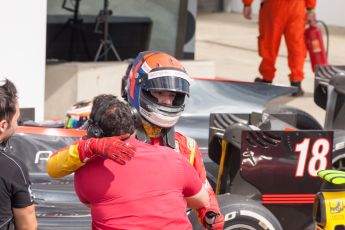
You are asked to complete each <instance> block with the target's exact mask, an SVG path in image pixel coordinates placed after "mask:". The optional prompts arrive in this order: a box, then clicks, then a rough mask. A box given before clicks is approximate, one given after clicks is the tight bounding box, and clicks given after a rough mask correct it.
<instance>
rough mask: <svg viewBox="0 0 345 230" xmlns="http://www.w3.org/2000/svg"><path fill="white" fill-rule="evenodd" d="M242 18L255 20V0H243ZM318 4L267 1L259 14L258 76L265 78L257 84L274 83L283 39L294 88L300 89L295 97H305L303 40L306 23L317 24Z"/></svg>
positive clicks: (313, 0)
mask: <svg viewBox="0 0 345 230" xmlns="http://www.w3.org/2000/svg"><path fill="white" fill-rule="evenodd" d="M242 1H243V4H244V8H243V16H244V17H245V18H246V19H251V18H252V8H251V4H252V2H253V0H242ZM315 5H316V0H264V1H262V3H261V7H260V12H259V36H258V44H259V48H258V50H259V55H260V56H261V58H262V60H261V64H260V67H259V72H260V74H261V76H262V78H256V79H255V82H263V83H272V81H273V79H274V75H275V71H276V69H275V63H276V59H277V55H278V51H279V46H280V41H281V38H282V36H283V35H284V37H285V42H286V46H287V51H288V64H289V68H290V70H291V73H290V75H289V77H290V82H291V86H295V87H297V88H298V91H297V92H296V93H293V94H292V96H302V95H303V94H304V91H303V90H302V86H301V82H302V80H303V78H304V72H303V66H304V62H305V58H306V55H307V52H306V45H305V40H304V30H305V22H306V20H308V21H309V22H311V23H315V13H314V8H315Z"/></svg>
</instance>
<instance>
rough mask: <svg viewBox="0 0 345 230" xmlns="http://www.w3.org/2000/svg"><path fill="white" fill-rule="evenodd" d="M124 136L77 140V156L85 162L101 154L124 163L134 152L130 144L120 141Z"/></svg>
mask: <svg viewBox="0 0 345 230" xmlns="http://www.w3.org/2000/svg"><path fill="white" fill-rule="evenodd" d="M125 137H128V135H122V136H118V137H104V138H89V139H86V140H81V141H79V142H78V152H79V158H80V160H81V161H82V162H87V161H88V160H89V159H90V158H92V157H94V156H103V157H106V158H109V159H111V160H113V161H115V162H117V163H119V164H121V165H124V164H126V162H127V161H129V160H131V159H132V157H133V156H134V153H135V148H134V147H133V146H132V145H130V144H129V143H126V142H124V141H122V139H123V138H125Z"/></svg>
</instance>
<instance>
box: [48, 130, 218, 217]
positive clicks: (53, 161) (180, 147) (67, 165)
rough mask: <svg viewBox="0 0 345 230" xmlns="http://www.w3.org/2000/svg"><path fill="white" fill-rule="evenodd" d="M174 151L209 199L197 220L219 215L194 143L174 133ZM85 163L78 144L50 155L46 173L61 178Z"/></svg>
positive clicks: (158, 141)
mask: <svg viewBox="0 0 345 230" xmlns="http://www.w3.org/2000/svg"><path fill="white" fill-rule="evenodd" d="M150 142H151V144H152V145H163V143H162V138H161V137H157V138H150ZM175 150H176V152H178V153H181V154H182V155H183V156H185V157H186V158H187V159H188V160H189V162H190V163H191V165H193V167H194V168H195V170H196V171H197V173H198V175H199V177H200V179H201V182H202V183H203V184H204V186H205V188H206V189H207V191H208V194H209V197H210V206H209V207H204V208H201V209H199V210H197V214H198V218H199V221H200V223H202V218H203V217H204V216H205V213H206V211H213V212H215V213H220V209H219V206H218V202H217V199H216V195H215V193H214V191H213V189H212V187H211V186H210V184H209V183H208V181H207V178H206V170H205V167H204V163H203V161H202V157H201V153H200V151H199V147H198V145H197V143H196V141H195V140H194V139H192V138H189V137H186V136H184V135H182V134H180V133H178V132H176V133H175ZM84 164H85V163H83V162H81V160H80V159H79V153H78V142H76V143H74V144H72V145H70V146H69V147H66V148H64V149H61V150H59V151H57V152H55V153H54V154H53V155H51V156H50V157H49V159H48V162H47V172H48V174H49V176H51V177H53V178H61V177H64V176H66V175H68V174H70V173H73V172H74V171H76V170H77V169H78V168H80V167H81V166H83V165H84Z"/></svg>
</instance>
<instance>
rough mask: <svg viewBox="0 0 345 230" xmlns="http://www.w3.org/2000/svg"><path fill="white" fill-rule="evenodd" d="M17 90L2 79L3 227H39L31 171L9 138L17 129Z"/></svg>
mask: <svg viewBox="0 0 345 230" xmlns="http://www.w3.org/2000/svg"><path fill="white" fill-rule="evenodd" d="M18 118H19V104H18V97H17V90H16V87H15V86H14V84H13V83H12V82H11V81H9V80H8V79H0V229H1V230H3V229H4V230H8V229H19V230H20V229H28V230H31V229H37V220H36V215H35V207H34V204H33V203H34V200H33V195H32V192H31V189H30V179H29V173H28V170H27V168H26V167H25V165H24V164H23V163H22V162H21V160H20V159H19V158H18V157H17V156H14V155H12V154H10V151H11V148H10V146H9V143H8V140H9V139H10V138H11V136H12V135H13V134H14V132H15V130H16V128H17V121H18Z"/></svg>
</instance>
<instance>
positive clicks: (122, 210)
mask: <svg viewBox="0 0 345 230" xmlns="http://www.w3.org/2000/svg"><path fill="white" fill-rule="evenodd" d="M128 142H130V143H131V144H132V145H134V146H135V147H136V148H137V151H136V155H135V157H134V158H133V159H132V160H131V161H130V162H128V163H127V164H126V165H124V166H123V165H119V164H117V163H115V162H113V161H112V160H109V159H104V158H101V157H98V158H95V159H94V160H93V161H92V162H90V163H88V164H86V165H85V166H83V167H82V168H80V169H79V170H78V171H77V172H76V173H75V180H74V185H75V191H76V193H77V195H78V197H79V199H80V200H81V201H82V202H83V203H89V204H90V205H91V206H90V207H91V215H92V229H102V230H108V229H131V230H132V229H192V226H191V224H190V222H189V220H188V217H187V215H186V201H185V199H184V196H185V197H189V196H193V195H195V194H197V193H198V192H199V191H200V189H201V186H202V184H201V181H200V179H199V177H198V175H197V173H196V171H195V169H194V168H193V167H192V166H191V165H190V164H189V162H188V161H187V160H186V159H185V158H184V157H183V156H181V155H180V154H178V153H176V152H175V151H174V150H172V149H170V148H167V147H164V146H153V145H148V144H145V143H143V142H140V141H138V140H135V139H129V140H128Z"/></svg>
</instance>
